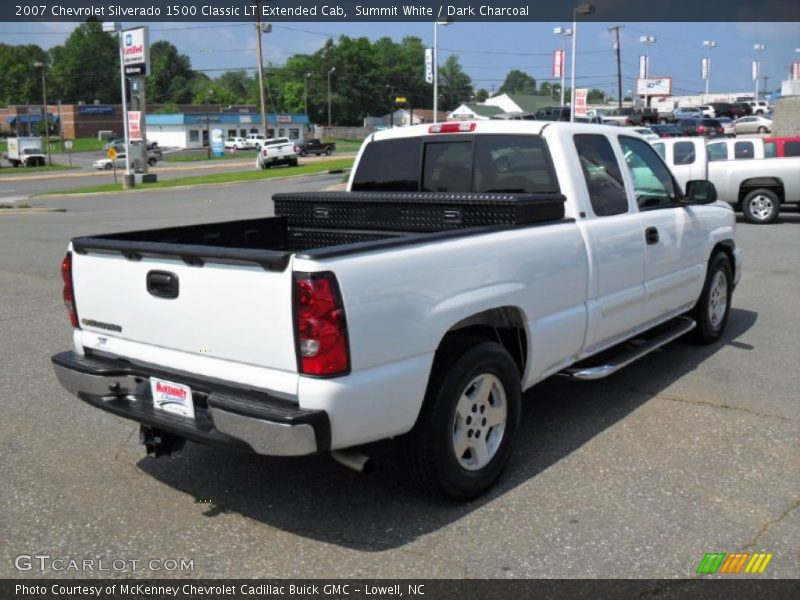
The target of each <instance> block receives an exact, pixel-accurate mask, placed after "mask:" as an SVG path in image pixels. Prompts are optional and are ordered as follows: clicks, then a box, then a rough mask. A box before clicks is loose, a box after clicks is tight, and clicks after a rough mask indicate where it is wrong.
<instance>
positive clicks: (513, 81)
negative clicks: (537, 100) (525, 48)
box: [498, 69, 536, 95]
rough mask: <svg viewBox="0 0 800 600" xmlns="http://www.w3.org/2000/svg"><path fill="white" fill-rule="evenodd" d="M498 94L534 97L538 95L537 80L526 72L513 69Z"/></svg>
mask: <svg viewBox="0 0 800 600" xmlns="http://www.w3.org/2000/svg"><path fill="white" fill-rule="evenodd" d="M498 93H499V94H527V95H533V94H535V93H536V80H535V79H534V78H533V77H531V76H530V75H528V74H527V73H525V72H524V71H520V70H519V69H512V70H511V71H509V72H508V74H507V75H506V78H505V81H503V85H501V86H500V89H499V90H498Z"/></svg>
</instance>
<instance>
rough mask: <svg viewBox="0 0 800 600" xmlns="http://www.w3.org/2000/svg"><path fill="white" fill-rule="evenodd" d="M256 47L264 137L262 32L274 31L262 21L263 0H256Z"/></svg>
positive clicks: (265, 124) (265, 100) (265, 136)
mask: <svg viewBox="0 0 800 600" xmlns="http://www.w3.org/2000/svg"><path fill="white" fill-rule="evenodd" d="M256 11H257V12H256V42H257V43H256V47H257V49H258V97H259V100H260V102H261V125H262V126H263V127H264V138H265V139H266V138H267V137H269V136H268V135H267V98H266V94H265V92H264V55H263V53H262V51H261V34H262V33H269V32H270V31H272V25H271V24H267V25H266V26H265V25H262V23H261V0H256Z"/></svg>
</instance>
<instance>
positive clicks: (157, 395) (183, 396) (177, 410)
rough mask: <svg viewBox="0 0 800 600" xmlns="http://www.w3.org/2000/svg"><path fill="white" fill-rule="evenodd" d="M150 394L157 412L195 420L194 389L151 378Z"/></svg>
mask: <svg viewBox="0 0 800 600" xmlns="http://www.w3.org/2000/svg"><path fill="white" fill-rule="evenodd" d="M150 393H151V394H152V396H153V408H155V409H156V410H163V411H164V412H168V413H171V414H174V415H180V416H182V417H186V418H189V419H194V400H193V399H192V388H190V387H189V386H188V385H183V384H181V383H175V382H173V381H166V380H164V379H157V378H155V377H151V378H150Z"/></svg>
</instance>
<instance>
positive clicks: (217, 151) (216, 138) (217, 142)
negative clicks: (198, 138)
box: [211, 129, 225, 156]
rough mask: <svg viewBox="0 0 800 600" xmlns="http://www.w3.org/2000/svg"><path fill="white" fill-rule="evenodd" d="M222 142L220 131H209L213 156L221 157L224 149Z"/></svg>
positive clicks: (223, 142)
mask: <svg viewBox="0 0 800 600" xmlns="http://www.w3.org/2000/svg"><path fill="white" fill-rule="evenodd" d="M224 140H225V138H224V137H223V135H222V129H212V130H211V151H212V152H213V153H214V156H222V154H223V149H224V147H225V141H224Z"/></svg>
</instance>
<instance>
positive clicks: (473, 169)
mask: <svg viewBox="0 0 800 600" xmlns="http://www.w3.org/2000/svg"><path fill="white" fill-rule="evenodd" d="M352 189H353V191H396V192H416V191H423V192H497V193H501V192H507V193H528V194H530V193H557V192H558V191H559V187H558V181H557V179H556V176H555V173H554V171H553V166H552V162H551V160H550V155H549V153H548V152H547V146H546V144H545V142H544V140H543V139H542V138H541V137H540V136H538V135H513V134H512V135H500V134H498V135H477V136H461V135H459V136H452V137H450V136H429V137H424V138H400V139H394V140H383V141H379V142H372V143H370V144H368V145H367V147H366V148H365V149H364V153H363V154H362V156H361V160H360V161H359V164H358V167H357V170H356V173H355V175H354V177H353V185H352Z"/></svg>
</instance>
